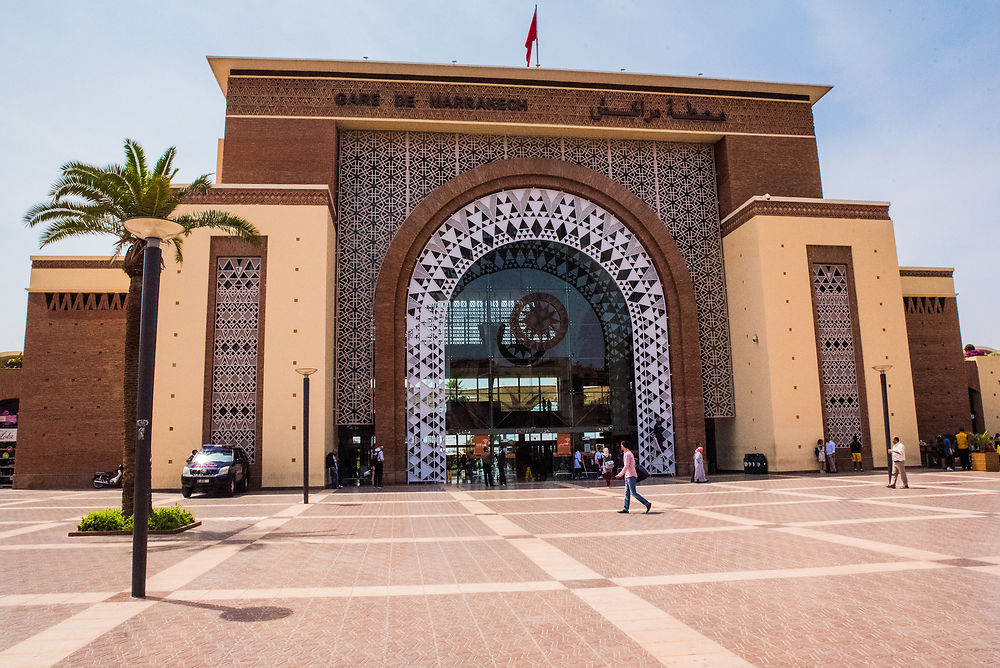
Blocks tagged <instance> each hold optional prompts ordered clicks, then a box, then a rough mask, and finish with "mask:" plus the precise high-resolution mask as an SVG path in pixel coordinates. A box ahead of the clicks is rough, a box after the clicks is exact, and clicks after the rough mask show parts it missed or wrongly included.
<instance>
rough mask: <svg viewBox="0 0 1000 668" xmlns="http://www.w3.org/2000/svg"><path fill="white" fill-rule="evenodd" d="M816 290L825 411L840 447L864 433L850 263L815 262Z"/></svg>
mask: <svg viewBox="0 0 1000 668" xmlns="http://www.w3.org/2000/svg"><path fill="white" fill-rule="evenodd" d="M812 278H813V291H814V295H815V303H816V322H817V331H818V336H819V358H820V375H821V376H822V388H823V403H824V405H825V408H826V411H825V414H826V424H825V425H824V426H825V427H826V438H828V439H833V442H834V443H836V444H837V447H838V448H846V447H848V446H849V445H850V443H851V441H852V440H853V439H854V436H855V435H857V436H859V437H860V435H861V403H860V400H859V398H858V369H857V364H856V362H855V357H854V328H853V326H852V323H851V299H850V292H849V285H848V282H847V265H844V264H814V265H813V266H812Z"/></svg>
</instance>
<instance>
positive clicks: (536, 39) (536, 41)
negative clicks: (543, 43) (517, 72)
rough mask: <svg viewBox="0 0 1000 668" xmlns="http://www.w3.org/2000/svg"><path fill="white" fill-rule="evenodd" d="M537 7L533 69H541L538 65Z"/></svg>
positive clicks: (536, 12) (536, 10)
mask: <svg viewBox="0 0 1000 668" xmlns="http://www.w3.org/2000/svg"><path fill="white" fill-rule="evenodd" d="M538 44H539V42H538V5H535V67H541V65H539V64H538Z"/></svg>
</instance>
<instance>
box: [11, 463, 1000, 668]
mask: <svg viewBox="0 0 1000 668" xmlns="http://www.w3.org/2000/svg"><path fill="white" fill-rule="evenodd" d="M910 479H911V487H910V489H908V490H903V489H897V490H890V489H886V488H885V478H884V474H881V475H879V474H863V475H853V474H843V475H839V476H828V477H823V478H818V477H816V476H769V477H753V478H751V477H744V476H742V475H741V476H724V477H718V478H715V479H713V482H712V483H710V484H708V485H692V484H688V483H681V482H677V481H664V482H661V483H658V484H644V485H643V486H642V491H643V493H644V494H645V495H646V496H647V497H648V498H649V499H650V500H651V501H652V502H653V512H651V513H649V514H643V513H641V511H642V510H643V508H642V507H641V506H638V510H639V511H640V512H638V513H637V512H636V511H635V507H634V509H633V513H632V514H631V515H628V516H623V515H619V514H617V512H616V511H617V510H619V509H620V507H621V494H622V489H621V487H620V486H616V487H614V488H613V489H612V490H608V489H607V488H605V487H604V486H603V483H601V484H597V483H579V484H576V483H573V484H569V483H550V484H536V485H531V486H516V487H515V486H512V487H511V488H510V489H505V490H486V489H476V488H471V487H469V486H462V487H460V488H458V487H448V488H445V487H440V488H436V489H425V488H421V489H413V488H395V489H391V490H387V491H384V492H372V491H368V490H366V491H364V492H356V491H353V490H349V489H344V490H339V491H337V492H335V493H331V492H328V491H327V492H322V493H319V494H314V495H313V496H312V498H311V500H312V503H311V504H310V505H308V506H304V505H303V504H302V503H301V496H300V495H298V494H276V493H271V494H248V495H243V496H239V497H236V498H234V499H221V498H198V497H196V498H192V499H188V500H182V499H180V497H179V496H178V495H174V494H156V495H154V503H155V504H156V505H167V504H170V503H175V502H182V504H183V505H185V506H187V507H189V508H190V509H191V510H192V511H193V512H194V513H195V515H196V516H197V518H198V519H200V520H202V522H203V524H202V526H201V527H199V528H197V529H194V530H192V531H189V532H187V533H184V534H180V535H177V536H162V537H160V536H157V537H152V538H151V540H150V550H149V579H148V585H147V588H148V592H149V597H148V598H147V600H145V601H133V600H130V599H129V597H128V595H127V591H128V589H129V577H130V563H131V562H130V560H131V542H130V539H129V538H127V537H108V538H102V537H86V538H69V537H67V535H66V534H67V532H68V531H69V530H71V529H72V528H73V524H74V523H75V521H77V519H78V518H79V516H81V515H82V514H83V513H84V512H85V511H86V510H87V509H92V508H100V507H106V506H109V505H114V504H115V503H116V501H117V492H114V491H109V492H97V491H91V492H41V491H29V490H23V491H4V492H0V560H2V563H3V571H2V572H3V577H2V578H0V630H2V632H0V665H3V666H8V665H10V666H17V665H55V664H59V665H120V664H126V663H128V664H131V665H153V664H156V665H185V666H195V665H213V664H214V665H239V666H257V665H260V666H273V665H379V666H381V665H394V666H438V665H449V666H450V665H456V666H458V665H461V666H467V665H483V666H495V665H531V666H535V665H560V666H600V665H621V664H626V663H628V664H630V665H639V666H643V665H659V664H665V665H677V666H739V665H742V666H745V665H759V666H879V667H882V666H924V665H926V666H980V665H982V666H987V665H988V666H995V665H998V664H1000V631H998V630H997V629H998V628H1000V625H998V621H1000V595H998V589H1000V476H997V475H996V474H987V473H976V472H970V473H965V472H955V473H944V472H920V471H915V472H911V473H910Z"/></svg>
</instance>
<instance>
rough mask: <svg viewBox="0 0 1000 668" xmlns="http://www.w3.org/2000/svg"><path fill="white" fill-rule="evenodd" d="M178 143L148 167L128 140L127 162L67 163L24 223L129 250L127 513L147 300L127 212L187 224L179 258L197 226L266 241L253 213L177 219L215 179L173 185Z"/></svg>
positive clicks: (54, 237)
mask: <svg viewBox="0 0 1000 668" xmlns="http://www.w3.org/2000/svg"><path fill="white" fill-rule="evenodd" d="M175 153H176V149H175V148H174V147H173V146H171V147H170V148H168V149H167V150H166V151H164V153H163V155H161V156H160V158H159V160H157V161H156V165H155V166H154V167H153V168H152V169H150V168H149V165H148V164H147V162H146V154H145V152H144V151H143V150H142V146H140V145H139V143H138V142H136V141H133V140H132V139H126V140H125V164H124V165H107V166H104V167H97V166H94V165H89V164H86V163H82V162H67V163H66V164H65V165H63V166H62V167H61V172H62V174H61V176H59V178H58V179H56V181H55V183H53V184H52V188H51V190H50V191H49V195H50V196H51V198H52V199H51V200H49V201H47V202H41V203H39V204H36V205H35V206H33V207H31V208H30V209H28V212H27V213H25V214H24V222H25V223H26V224H27V225H28V226H29V227H38V226H40V227H42V233H41V236H40V238H39V245H40V246H46V245H48V244H51V243H54V242H56V241H60V240H62V239H68V238H71V237H79V236H90V235H102V236H108V237H110V238H111V239H112V240H113V241H114V255H113V257H112V260H114V259H115V258H117V257H118V256H120V255H121V253H122V251H125V258H124V262H123V263H122V269H124V271H125V274H126V275H127V276H128V277H129V288H128V299H127V300H126V302H125V377H124V378H123V389H124V395H125V412H124V420H125V442H124V444H123V462H124V464H125V478H124V480H123V484H122V512H123V513H124V514H125V515H131V514H132V504H133V491H134V489H133V487H134V470H135V438H136V432H135V419H136V418H135V411H136V392H137V387H136V386H137V382H138V370H139V315H140V302H141V299H142V259H143V251H144V250H145V248H146V241H145V240H144V239H137V238H135V237H134V236H132V234H131V233H130V232H129V231H128V230H126V229H125V226H124V225H123V223H124V221H126V220H128V219H129V218H169V219H171V220H174V221H175V222H177V223H180V224H181V225H182V226H183V227H184V231H183V232H182V233H181V234H180V235H178V236H177V237H176V238H174V239H172V240H170V241H169V242H164V245H166V244H172V245H173V248H174V256H175V257H176V259H177V262H181V261H182V259H183V256H182V248H183V243H184V239H185V238H186V237H188V236H189V235H190V234H191V232H193V231H194V230H196V229H199V228H203V227H208V228H214V229H219V230H224V231H226V232H229V233H230V234H233V235H235V236H237V237H240V238H243V239H246V240H248V241H250V242H252V243H255V244H257V243H260V235H259V234H258V232H257V228H256V227H254V226H253V224H251V223H250V222H248V221H247V220H244V219H243V218H240V217H239V216H234V215H232V214H229V213H226V212H224V211H202V212H199V213H194V214H185V215H182V216H176V217H173V218H171V215H172V214H173V212H174V210H175V209H176V208H177V206H178V205H179V204H181V203H183V202H184V200H185V198H187V197H188V196H190V195H194V194H200V193H204V192H207V191H208V190H209V189H210V188H211V187H212V186H211V183H210V182H209V180H208V174H203V175H202V176H199V177H198V178H197V179H195V180H194V181H192V182H191V183H190V184H188V185H187V186H184V187H176V186H174V185H173V184H172V180H173V178H174V176H175V175H176V174H177V170H176V169H174V167H173V162H174V155H175Z"/></svg>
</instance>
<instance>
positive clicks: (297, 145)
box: [221, 118, 337, 192]
mask: <svg viewBox="0 0 1000 668" xmlns="http://www.w3.org/2000/svg"><path fill="white" fill-rule="evenodd" d="M336 166H337V124H336V122H334V121H332V120H328V119H313V118H304V119H300V118H227V119H226V138H225V143H224V145H223V151H222V174H221V182H222V183H253V184H264V183H287V184H296V185H303V184H321V183H322V184H328V185H331V186H333V187H334V191H335V192H336Z"/></svg>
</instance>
